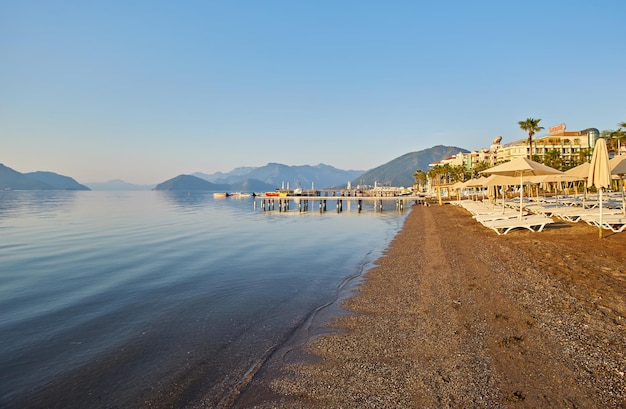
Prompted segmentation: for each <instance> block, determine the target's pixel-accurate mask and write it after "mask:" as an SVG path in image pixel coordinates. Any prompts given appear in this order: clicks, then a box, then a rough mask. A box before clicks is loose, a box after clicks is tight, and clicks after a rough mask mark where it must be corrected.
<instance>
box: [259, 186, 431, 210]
mask: <svg viewBox="0 0 626 409" xmlns="http://www.w3.org/2000/svg"><path fill="white" fill-rule="evenodd" d="M408 203H415V204H425V201H424V196H423V195H421V194H418V193H414V192H406V191H404V190H401V189H394V188H385V189H376V190H367V191H363V190H354V189H350V190H348V189H342V190H332V189H323V190H315V191H313V190H304V191H301V192H300V191H298V192H297V193H295V192H294V191H277V192H267V193H264V194H260V195H256V196H255V198H254V208H255V209H257V208H260V209H262V210H263V211H276V210H277V211H279V212H287V211H290V210H292V209H293V210H292V211H295V210H296V209H297V211H298V212H308V211H310V210H314V209H319V211H320V212H322V213H323V212H326V211H327V210H328V209H329V207H330V208H332V207H333V204H334V208H335V209H336V211H337V212H338V213H341V212H342V211H343V210H344V206H345V207H346V209H349V208H352V204H356V209H357V211H358V212H361V211H362V210H363V206H364V205H367V204H369V205H373V209H374V210H375V211H383V208H390V207H391V208H395V209H397V210H403V209H404V207H405V206H406V205H407V204H408Z"/></svg>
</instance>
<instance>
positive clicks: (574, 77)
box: [0, 0, 626, 184]
mask: <svg viewBox="0 0 626 409" xmlns="http://www.w3.org/2000/svg"><path fill="white" fill-rule="evenodd" d="M625 15H626V2H624V1H622V0H616V1H603V0H596V1H578V0H570V1H550V0H543V1H534V0H527V1H481V0H476V1H445V0H443V1H437V2H435V1H419V0H414V1H370V0H332V1H330V0H316V1H310V0H309V1H295V0H289V1H287V0H285V1H274V0H264V1H239V0H229V1H211V0H204V1H159V0H150V1H142V0H136V1H116V0H109V1H82V0H79V1H65V0H58V1H29V0H23V1H8V0H0V163H3V164H4V165H6V166H9V167H11V168H13V169H15V170H17V171H19V172H32V171H37V170H45V171H51V172H56V173H59V174H62V175H66V176H71V177H73V178H74V179H76V180H77V181H78V182H80V183H89V182H104V181H108V180H112V179H122V180H124V181H126V182H130V183H137V184H156V183H160V182H162V181H165V180H167V179H170V178H173V177H175V176H177V175H180V174H191V173H194V172H203V173H209V174H210V173H214V172H218V171H219V172H228V171H231V170H233V169H234V168H237V167H241V166H263V165H265V164H267V163H269V162H275V163H282V164H286V165H317V164H319V163H324V164H327V165H331V166H334V167H337V168H340V169H345V170H348V169H350V170H369V169H372V168H375V167H377V166H380V165H382V164H384V163H387V162H389V161H391V160H393V159H395V158H397V157H399V156H401V155H403V154H405V153H409V152H416V151H419V150H422V149H427V148H430V147H432V146H435V145H446V146H457V147H460V148H464V149H468V150H474V149H479V148H483V147H489V145H490V144H491V141H492V140H493V139H494V138H495V137H497V136H502V137H503V142H504V143H506V142H512V141H514V140H518V139H523V138H525V137H526V134H525V133H524V131H522V130H521V129H520V128H519V125H518V121H521V120H525V119H526V118H528V117H531V118H541V123H540V125H542V126H544V127H545V128H546V129H547V128H548V127H550V126H553V125H557V124H560V123H565V124H566V125H567V129H568V130H582V129H586V128H597V129H599V130H600V131H602V130H605V129H616V128H617V124H618V123H619V122H622V121H626V98H625V96H626V52H625V48H626V31H624V16H625ZM544 133H545V132H544ZM541 134H542V133H541V132H540V133H539V134H538V135H537V136H541Z"/></svg>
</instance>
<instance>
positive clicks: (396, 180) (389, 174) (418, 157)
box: [352, 145, 469, 187]
mask: <svg viewBox="0 0 626 409" xmlns="http://www.w3.org/2000/svg"><path fill="white" fill-rule="evenodd" d="M459 152H463V153H468V152H469V151H468V150H466V149H463V148H457V147H455V146H442V145H438V146H433V147H432V148H428V149H424V150H421V151H418V152H411V153H407V154H404V155H402V156H400V157H398V158H396V159H394V160H392V161H390V162H387V163H385V164H384V165H380V166H378V167H377V168H374V169H372V170H369V171H367V172H365V173H364V174H362V175H360V176H359V177H358V178H355V179H352V186H353V187H354V186H357V185H374V182H377V183H378V184H379V185H384V186H413V182H414V181H415V178H413V174H414V173H415V171H416V170H418V169H421V170H423V171H425V172H428V170H429V167H428V165H429V164H431V163H434V162H438V161H440V160H442V159H445V158H448V157H450V156H453V155H456V154H457V153H459Z"/></svg>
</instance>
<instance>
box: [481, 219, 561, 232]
mask: <svg viewBox="0 0 626 409" xmlns="http://www.w3.org/2000/svg"><path fill="white" fill-rule="evenodd" d="M550 223H554V220H552V219H551V218H549V217H545V216H541V215H530V216H524V217H522V218H521V219H520V218H519V217H517V218H511V219H501V220H492V221H487V222H484V223H482V225H483V226H485V227H488V228H490V229H491V230H493V231H495V232H496V233H498V235H503V234H507V233H508V232H510V231H511V230H513V229H517V228H523V229H528V230H530V231H532V232H540V231H542V230H543V228H544V227H545V226H546V225H547V224H550Z"/></svg>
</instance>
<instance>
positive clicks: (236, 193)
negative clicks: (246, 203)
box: [230, 192, 252, 198]
mask: <svg viewBox="0 0 626 409" xmlns="http://www.w3.org/2000/svg"><path fill="white" fill-rule="evenodd" d="M230 196H232V197H239V198H242V197H251V196H252V193H244V192H233V193H231V194H230Z"/></svg>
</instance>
